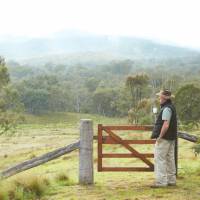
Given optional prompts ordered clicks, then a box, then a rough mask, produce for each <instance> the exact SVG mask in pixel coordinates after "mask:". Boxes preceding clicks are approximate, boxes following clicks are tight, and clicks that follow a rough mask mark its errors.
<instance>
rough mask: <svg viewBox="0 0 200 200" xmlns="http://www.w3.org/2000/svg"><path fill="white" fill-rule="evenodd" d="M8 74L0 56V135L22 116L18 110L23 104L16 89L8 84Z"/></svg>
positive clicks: (14, 124) (12, 126) (11, 127)
mask: <svg viewBox="0 0 200 200" xmlns="http://www.w3.org/2000/svg"><path fill="white" fill-rule="evenodd" d="M9 80H10V78H9V74H8V70H7V67H6V66H5V62H4V60H3V61H2V58H1V57H0V135H1V134H3V133H6V132H8V131H10V130H11V129H12V130H14V128H15V126H16V124H17V123H18V121H21V120H22V119H23V118H22V116H21V115H20V111H21V110H22V109H23V105H22V104H21V103H20V101H19V96H18V92H17V90H15V89H14V88H13V87H12V86H11V85H10V84H9Z"/></svg>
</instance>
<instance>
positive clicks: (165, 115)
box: [162, 107, 172, 123]
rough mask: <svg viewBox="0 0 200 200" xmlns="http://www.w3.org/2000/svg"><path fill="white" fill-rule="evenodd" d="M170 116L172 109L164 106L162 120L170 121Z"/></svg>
mask: <svg viewBox="0 0 200 200" xmlns="http://www.w3.org/2000/svg"><path fill="white" fill-rule="evenodd" d="M171 117H172V110H171V109H170V108H168V107H166V108H164V110H163V112H162V120H165V121H168V122H169V123H170V120H171Z"/></svg>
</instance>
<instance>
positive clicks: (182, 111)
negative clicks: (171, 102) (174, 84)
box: [175, 84, 200, 124]
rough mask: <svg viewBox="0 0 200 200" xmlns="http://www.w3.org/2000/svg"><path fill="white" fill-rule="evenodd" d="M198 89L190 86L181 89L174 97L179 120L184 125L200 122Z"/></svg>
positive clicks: (199, 93)
mask: <svg viewBox="0 0 200 200" xmlns="http://www.w3.org/2000/svg"><path fill="white" fill-rule="evenodd" d="M199 99H200V88H197V87H195V86H194V85H192V84H189V85H185V86H183V87H181V88H180V89H179V90H178V92H177V93H176V96H175V104H176V108H177V113H178V116H179V118H180V120H181V121H182V122H184V123H186V124H188V123H194V122H198V121H199V120H200V103H199Z"/></svg>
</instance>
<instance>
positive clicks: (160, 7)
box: [0, 0, 200, 48]
mask: <svg viewBox="0 0 200 200" xmlns="http://www.w3.org/2000/svg"><path fill="white" fill-rule="evenodd" d="M0 8H1V9H0V37H1V38H3V35H11V36H29V37H41V36H42V37H43V36H45V37H46V36H52V35H53V33H55V32H59V31H62V30H66V29H67V30H68V29H73V30H80V31H87V32H91V33H97V34H104V35H129V36H139V37H146V38H151V39H157V40H161V41H168V42H174V43H177V44H180V45H182V46H190V47H198V48H200V25H199V23H200V22H199V21H200V11H199V10H200V0H0Z"/></svg>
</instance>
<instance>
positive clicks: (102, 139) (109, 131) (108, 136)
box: [98, 124, 155, 172]
mask: <svg viewBox="0 0 200 200" xmlns="http://www.w3.org/2000/svg"><path fill="white" fill-rule="evenodd" d="M125 130H126V131H127V130H129V131H130V130H133V131H135V130H137V131H151V130H152V126H133V125H126V126H103V125H102V124H99V125H98V171H99V172H102V171H153V170H154V164H153V163H152V162H151V161H150V160H149V159H147V158H153V157H154V155H153V153H140V152H138V151H137V150H136V149H134V148H133V147H132V146H131V145H130V144H155V140H151V139H148V140H123V139H122V138H121V137H120V136H118V135H116V134H115V133H114V132H113V131H125ZM103 134H104V135H105V136H104V135H103ZM149 137H150V135H149ZM103 144H120V145H122V146H123V147H125V148H126V149H128V150H129V151H130V153H129V154H128V153H120V154H119V153H112V154H111V153H103ZM103 158H139V159H140V160H142V161H143V162H144V163H145V164H146V165H147V167H104V166H103Z"/></svg>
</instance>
